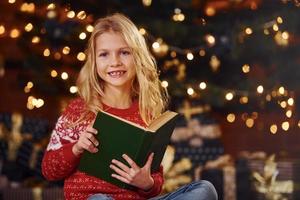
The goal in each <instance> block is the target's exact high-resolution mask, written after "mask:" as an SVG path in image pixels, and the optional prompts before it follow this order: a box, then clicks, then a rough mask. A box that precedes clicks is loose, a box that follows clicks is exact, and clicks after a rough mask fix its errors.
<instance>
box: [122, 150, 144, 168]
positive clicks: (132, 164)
mask: <svg viewBox="0 0 300 200" xmlns="http://www.w3.org/2000/svg"><path fill="white" fill-rule="evenodd" d="M122 157H123V158H124V159H125V160H126V161H127V163H128V164H129V165H130V166H131V167H132V168H133V169H135V170H137V169H139V168H140V167H139V166H137V164H136V163H135V162H134V161H133V160H132V159H131V158H130V157H129V156H127V155H126V154H123V155H122Z"/></svg>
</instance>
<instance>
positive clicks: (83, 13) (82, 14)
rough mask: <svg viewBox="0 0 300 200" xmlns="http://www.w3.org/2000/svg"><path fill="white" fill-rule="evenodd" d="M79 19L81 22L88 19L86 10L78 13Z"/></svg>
mask: <svg viewBox="0 0 300 200" xmlns="http://www.w3.org/2000/svg"><path fill="white" fill-rule="evenodd" d="M77 18H78V19H81V20H83V19H85V18H86V13H85V11H84V10H82V11H79V12H78V13H77Z"/></svg>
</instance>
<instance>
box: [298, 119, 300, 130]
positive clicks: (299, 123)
mask: <svg viewBox="0 0 300 200" xmlns="http://www.w3.org/2000/svg"><path fill="white" fill-rule="evenodd" d="M298 127H299V128H300V120H299V121H298Z"/></svg>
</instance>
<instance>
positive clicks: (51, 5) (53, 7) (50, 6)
mask: <svg viewBox="0 0 300 200" xmlns="http://www.w3.org/2000/svg"><path fill="white" fill-rule="evenodd" d="M55 8H56V6H55V3H50V4H49V5H48V6H47V10H53V9H55Z"/></svg>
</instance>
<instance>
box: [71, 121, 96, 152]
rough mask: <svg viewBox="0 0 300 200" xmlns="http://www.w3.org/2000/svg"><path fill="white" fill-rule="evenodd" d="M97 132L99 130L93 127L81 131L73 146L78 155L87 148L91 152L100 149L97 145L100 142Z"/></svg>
mask: <svg viewBox="0 0 300 200" xmlns="http://www.w3.org/2000/svg"><path fill="white" fill-rule="evenodd" d="M97 132H98V131H97V130H96V129H94V128H93V127H91V126H89V127H87V129H86V130H85V131H84V132H83V133H81V135H80V137H79V139H78V141H77V142H76V143H75V144H74V146H73V148H72V151H73V153H74V154H75V155H76V156H79V155H80V154H82V153H83V152H84V150H87V151H89V152H91V153H96V152H97V151H98V148H97V146H98V145H99V142H98V141H97V139H96V138H95V135H96V134H97Z"/></svg>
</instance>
